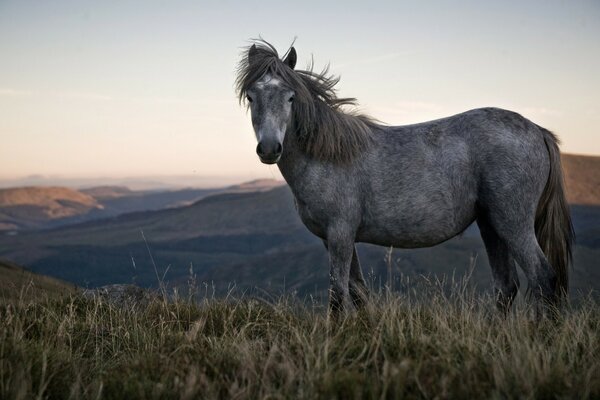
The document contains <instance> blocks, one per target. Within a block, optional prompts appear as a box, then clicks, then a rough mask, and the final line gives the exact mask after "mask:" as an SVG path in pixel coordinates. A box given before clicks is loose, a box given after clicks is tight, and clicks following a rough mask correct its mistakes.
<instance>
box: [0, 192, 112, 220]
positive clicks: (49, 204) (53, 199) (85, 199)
mask: <svg viewBox="0 0 600 400" xmlns="http://www.w3.org/2000/svg"><path fill="white" fill-rule="evenodd" d="M102 209H103V206H102V205H101V204H100V203H98V201H97V200H96V199H95V198H93V197H92V196H90V195H88V194H85V193H82V192H79V191H77V190H74V189H69V188H64V187H23V188H14V189H0V229H31V228H38V227H41V226H43V225H44V224H45V223H47V222H49V221H55V220H60V219H67V218H72V217H76V216H79V215H82V214H88V213H90V212H92V211H94V210H102Z"/></svg>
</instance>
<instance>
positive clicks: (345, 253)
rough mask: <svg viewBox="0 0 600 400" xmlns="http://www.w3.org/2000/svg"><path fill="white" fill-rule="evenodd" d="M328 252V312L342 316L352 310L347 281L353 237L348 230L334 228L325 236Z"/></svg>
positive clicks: (335, 315) (352, 249)
mask: <svg viewBox="0 0 600 400" xmlns="http://www.w3.org/2000/svg"><path fill="white" fill-rule="evenodd" d="M327 250H328V252H329V312H330V313H331V315H332V316H334V317H339V316H343V315H345V314H347V313H349V312H351V311H352V310H353V309H354V306H353V304H352V299H351V297H350V290H349V280H350V266H351V263H352V254H353V252H354V237H353V235H352V233H351V231H350V230H349V229H344V228H341V227H336V228H333V229H330V230H329V231H328V235H327Z"/></svg>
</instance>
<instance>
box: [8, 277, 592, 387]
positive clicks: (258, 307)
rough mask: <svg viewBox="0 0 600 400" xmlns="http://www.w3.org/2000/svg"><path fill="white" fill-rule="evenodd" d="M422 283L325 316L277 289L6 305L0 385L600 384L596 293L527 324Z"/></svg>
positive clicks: (465, 295) (485, 303)
mask: <svg viewBox="0 0 600 400" xmlns="http://www.w3.org/2000/svg"><path fill="white" fill-rule="evenodd" d="M418 293H419V295H418V296H417V292H408V293H406V294H401V295H396V294H393V295H385V294H379V295H377V296H375V297H376V298H375V299H374V301H373V303H372V305H370V306H369V307H368V308H367V309H366V310H364V311H361V312H360V313H358V314H356V315H353V316H351V317H349V318H347V319H345V320H342V321H339V322H338V324H335V325H334V324H332V323H330V321H328V320H327V318H326V316H325V313H324V312H323V310H322V308H320V306H318V305H310V304H308V305H307V303H299V302H297V301H294V300H290V299H286V298H281V299H280V300H278V301H277V302H276V303H275V304H269V303H266V302H263V301H258V300H254V299H241V300H239V299H238V300H232V299H229V300H216V299H207V300H204V301H202V302H200V303H199V304H193V303H191V302H189V301H175V302H171V303H168V304H167V303H163V302H161V301H159V300H157V301H156V302H154V303H152V304H150V305H149V306H148V307H144V308H140V307H138V309H123V308H118V307H115V306H112V305H110V304H107V303H104V302H102V301H100V300H97V299H96V300H90V299H85V298H82V297H80V296H73V297H70V298H67V299H59V300H57V299H54V300H48V301H46V302H43V303H40V302H36V303H26V302H20V303H16V304H13V305H8V306H2V308H0V398H14V399H21V398H34V397H39V398H44V397H49V398H74V399H76V398H129V399H135V398H140V399H142V398H144V399H152V398H165V399H169V398H174V399H175V398H184V399H191V398H239V399H246V398H306V399H312V398H356V399H359V398H397V397H403V398H486V399H488V398H513V397H519V398H578V399H585V398H594V397H595V398H598V396H600V358H599V357H598V354H600V338H599V332H600V307H599V305H598V303H596V302H595V301H594V300H589V302H587V303H584V304H582V305H580V306H578V307H577V308H576V309H572V310H567V311H565V313H564V316H563V318H561V319H560V321H558V322H550V321H545V322H541V323H540V324H539V325H536V324H532V323H531V322H530V321H529V319H528V318H527V313H526V312H525V311H524V310H523V309H521V310H518V311H517V312H516V313H515V314H514V315H512V316H510V317H509V318H508V319H507V320H503V319H501V318H500V317H499V316H498V315H497V314H495V313H494V312H493V311H492V308H493V307H492V306H491V302H490V301H489V299H484V298H481V297H476V296H475V295H474V294H472V293H471V292H469V291H467V290H455V291H453V292H452V293H453V294H452V295H445V294H444V291H442V290H438V289H436V288H435V287H433V286H432V287H430V288H429V289H425V292H423V291H419V292H418ZM417 297H418V298H417ZM424 299H426V301H424Z"/></svg>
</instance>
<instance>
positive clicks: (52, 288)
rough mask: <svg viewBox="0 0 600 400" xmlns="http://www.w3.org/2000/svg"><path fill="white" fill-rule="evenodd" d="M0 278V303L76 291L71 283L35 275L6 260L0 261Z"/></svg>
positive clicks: (55, 295) (48, 296) (37, 298)
mask: <svg viewBox="0 0 600 400" xmlns="http://www.w3.org/2000/svg"><path fill="white" fill-rule="evenodd" d="M0 276H1V277H2V279H0V303H12V302H15V301H19V300H20V299H22V300H24V301H31V300H39V299H44V298H54V297H58V296H63V295H68V294H70V293H74V292H75V291H76V287H75V285H73V284H71V283H67V282H64V281H61V280H58V279H55V278H51V277H48V276H44V275H39V274H35V273H33V272H31V271H28V270H26V269H24V268H23V267H20V266H18V265H16V264H14V263H12V262H9V261H6V260H0Z"/></svg>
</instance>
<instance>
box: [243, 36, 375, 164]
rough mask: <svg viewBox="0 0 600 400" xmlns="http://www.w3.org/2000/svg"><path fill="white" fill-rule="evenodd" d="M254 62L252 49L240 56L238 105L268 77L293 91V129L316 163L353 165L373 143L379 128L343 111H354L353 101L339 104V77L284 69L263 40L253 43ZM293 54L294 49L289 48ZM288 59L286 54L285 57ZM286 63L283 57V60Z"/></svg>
mask: <svg viewBox="0 0 600 400" xmlns="http://www.w3.org/2000/svg"><path fill="white" fill-rule="evenodd" d="M253 45H254V46H255V50H253V53H252V57H251V58H249V57H248V54H249V53H248V51H249V50H250V47H252V46H249V47H248V48H246V49H245V51H244V52H243V53H242V58H241V61H240V63H239V66H238V69H237V78H236V90H237V94H238V97H239V101H240V103H245V102H246V91H247V90H248V89H249V88H250V86H252V85H253V84H254V83H255V82H257V81H258V80H260V79H261V78H262V77H263V76H264V75H265V74H271V75H272V76H277V78H278V79H280V80H281V81H283V82H284V83H285V84H286V85H287V86H288V87H290V88H291V89H292V90H294V91H295V92H296V93H295V100H294V105H293V108H292V109H293V121H294V128H295V129H296V133H297V135H298V138H299V142H300V145H301V146H302V148H303V150H304V152H305V153H306V154H308V155H310V156H312V157H314V158H316V159H320V160H327V161H333V162H338V163H343V162H348V161H350V160H352V159H354V158H355V157H356V156H357V155H358V154H359V153H361V152H362V151H363V150H364V149H365V148H366V147H368V146H369V144H370V143H371V140H372V134H373V128H374V127H375V126H377V122H376V121H375V120H374V119H373V118H371V117H369V116H367V115H363V114H358V113H356V112H355V111H353V110H344V109H343V107H344V106H356V99H354V98H339V97H337V94H336V91H335V85H336V84H337V83H338V82H339V77H336V76H333V75H330V74H329V67H328V66H327V67H325V69H324V70H323V71H322V72H321V73H316V72H314V71H313V65H312V63H311V65H310V66H309V67H308V69H307V70H294V69H292V68H290V67H289V66H288V65H287V64H285V63H284V62H283V61H282V60H281V59H280V58H279V55H278V54H277V50H275V48H274V47H273V46H272V45H271V44H270V43H268V42H266V41H264V40H262V39H261V40H255V41H254V43H253ZM290 49H291V47H290ZM288 53H289V50H288V52H287V53H286V55H287V54H288ZM284 58H285V55H284Z"/></svg>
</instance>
